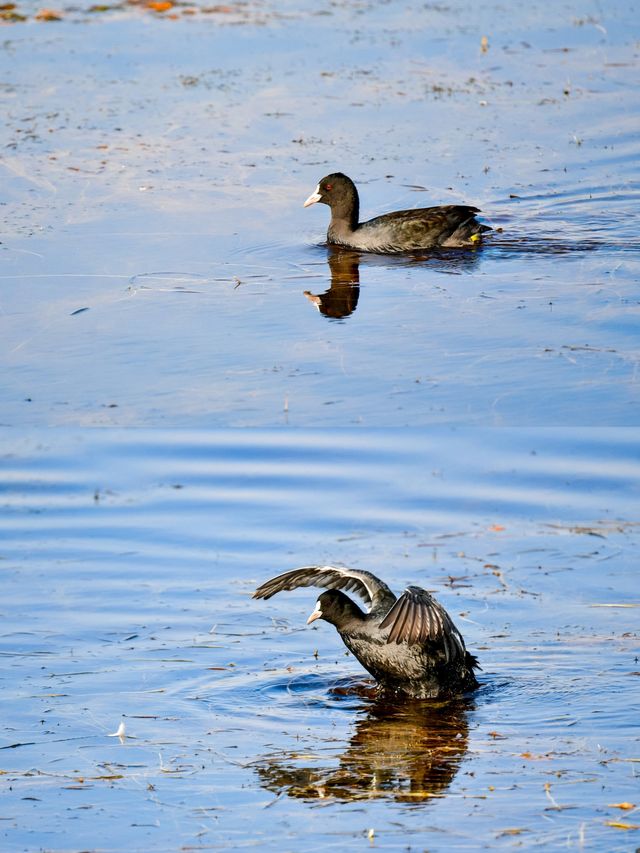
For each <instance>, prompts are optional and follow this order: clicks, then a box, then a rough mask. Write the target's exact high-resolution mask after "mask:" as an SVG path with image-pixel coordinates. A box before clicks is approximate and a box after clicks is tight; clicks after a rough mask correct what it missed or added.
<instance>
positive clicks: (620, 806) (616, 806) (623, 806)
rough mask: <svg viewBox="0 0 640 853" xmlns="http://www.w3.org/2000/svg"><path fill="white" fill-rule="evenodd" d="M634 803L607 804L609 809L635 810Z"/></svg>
mask: <svg viewBox="0 0 640 853" xmlns="http://www.w3.org/2000/svg"><path fill="white" fill-rule="evenodd" d="M635 807H636V806H635V803H609V808H610V809H625V810H626V809H635Z"/></svg>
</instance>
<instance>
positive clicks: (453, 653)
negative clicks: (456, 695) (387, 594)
mask: <svg viewBox="0 0 640 853" xmlns="http://www.w3.org/2000/svg"><path fill="white" fill-rule="evenodd" d="M380 627H381V628H382V629H384V628H389V635H388V637H387V643H403V642H406V643H407V644H408V645H417V644H418V643H425V642H427V641H430V642H432V643H436V644H438V645H440V646H441V648H442V651H443V653H444V657H445V660H446V661H447V663H449V662H451V661H454V660H458V659H460V658H463V659H464V657H465V655H466V648H465V645H464V640H463V639H462V635H461V634H460V632H459V631H458V629H457V628H456V626H455V625H454V624H453V621H452V619H451V617H450V616H449V614H448V613H447V611H446V610H445V609H444V607H443V606H442V605H441V604H440V603H439V602H438V601H436V599H435V598H434V597H433V596H432V595H431V594H430V593H428V592H427V591H426V590H425V589H420V587H417V586H410V587H408V588H407V589H406V590H405V591H404V592H403V593H402V595H401V596H400V597H399V598H398V599H397V600H396V601H395V603H394V604H393V606H392V607H391V609H390V610H389V612H388V613H387V614H386V616H385V617H384V619H383V620H382V622H381V623H380Z"/></svg>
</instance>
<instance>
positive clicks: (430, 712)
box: [254, 699, 474, 803]
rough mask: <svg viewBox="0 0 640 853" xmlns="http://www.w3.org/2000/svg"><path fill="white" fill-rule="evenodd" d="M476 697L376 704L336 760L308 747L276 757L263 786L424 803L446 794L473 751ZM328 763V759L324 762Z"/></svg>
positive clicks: (303, 794)
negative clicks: (471, 735) (471, 731)
mask: <svg viewBox="0 0 640 853" xmlns="http://www.w3.org/2000/svg"><path fill="white" fill-rule="evenodd" d="M473 707H474V705H473V701H472V700H471V699H459V700H455V701H449V702H442V703H440V702H433V701H425V700H418V699H413V700H405V701H403V702H402V703H401V704H392V703H389V702H388V701H387V702H384V701H381V700H377V701H376V702H374V704H372V705H370V706H369V707H368V708H367V710H366V713H364V715H363V716H362V717H361V718H360V719H359V720H357V722H356V723H355V731H354V733H353V735H352V737H351V740H350V742H349V744H348V746H347V748H346V749H345V750H344V752H343V753H342V754H339V755H337V756H336V758H337V763H336V762H334V763H332V764H331V765H329V764H324V766H323V763H324V762H323V759H324V756H325V755H326V752H325V749H326V746H327V744H326V743H324V742H323V743H322V749H321V750H320V752H319V754H318V755H317V757H316V758H313V757H312V755H311V754H309V751H308V750H304V749H303V750H300V751H296V752H294V751H291V752H289V753H287V752H284V753H283V752H278V753H276V754H273V755H270V756H266V757H265V758H263V759H261V760H260V761H259V762H258V763H257V764H256V765H254V766H255V767H256V770H257V773H258V775H259V776H260V781H261V783H262V785H263V786H264V787H265V788H267V789H268V790H269V791H273V792H274V793H277V794H279V795H280V794H287V795H288V796H289V797H295V798H299V799H308V800H312V799H325V798H331V797H333V798H336V799H339V800H361V799H370V798H372V797H376V798H379V797H382V798H388V799H393V800H396V801H398V802H413V803H415V802H423V801H425V800H429V799H431V798H433V797H439V796H440V797H441V796H443V795H444V794H445V792H446V790H447V789H448V788H449V786H450V784H451V782H452V781H453V779H454V777H455V775H456V773H457V772H458V769H459V767H460V765H461V763H462V761H463V759H464V756H465V754H466V752H467V748H468V736H469V724H468V715H469V712H470V711H471V710H473ZM324 761H326V759H324Z"/></svg>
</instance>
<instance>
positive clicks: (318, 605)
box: [307, 601, 322, 625]
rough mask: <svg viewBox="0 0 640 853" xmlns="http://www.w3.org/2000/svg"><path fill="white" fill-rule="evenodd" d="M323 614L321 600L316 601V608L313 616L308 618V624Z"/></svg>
mask: <svg viewBox="0 0 640 853" xmlns="http://www.w3.org/2000/svg"><path fill="white" fill-rule="evenodd" d="M321 616H322V610H321V609H320V602H319V601H316V609H315V610H314V611H313V613H312V614H311V616H309V618H308V619H307V625H310V624H311V623H312V622H315V621H316V619H320V617H321Z"/></svg>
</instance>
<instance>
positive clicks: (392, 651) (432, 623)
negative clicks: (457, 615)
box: [253, 566, 478, 699]
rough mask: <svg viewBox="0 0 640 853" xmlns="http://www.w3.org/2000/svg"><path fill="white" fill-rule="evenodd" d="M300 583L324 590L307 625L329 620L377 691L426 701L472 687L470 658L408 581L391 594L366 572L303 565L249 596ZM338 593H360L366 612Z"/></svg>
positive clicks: (443, 614) (438, 608)
mask: <svg viewBox="0 0 640 853" xmlns="http://www.w3.org/2000/svg"><path fill="white" fill-rule="evenodd" d="M304 586H315V587H321V588H323V589H326V590H327V591H326V592H323V593H322V594H321V595H320V597H319V598H318V601H317V603H316V608H315V610H314V611H313V612H312V614H311V615H310V616H309V619H308V620H307V622H308V623H310V622H313V621H315V620H316V619H324V620H325V621H326V622H330V623H331V624H332V625H335V627H336V629H337V631H338V633H339V634H340V636H341V638H342V640H343V642H344V644H345V645H346V647H347V648H348V649H349V651H351V652H352V653H353V655H354V656H355V657H356V658H357V659H358V660H359V661H360V663H361V664H362V666H363V667H364V668H365V669H366V670H367V671H368V672H370V673H371V675H373V677H374V678H375V679H376V681H378V683H379V684H380V686H381V688H382V689H383V690H385V691H393V692H396V693H402V694H405V695H407V696H412V697H415V698H421V699H426V698H435V697H439V696H459V695H461V694H462V693H465V692H466V691H468V690H472V689H473V688H475V687H477V686H478V682H477V681H476V678H475V675H474V674H473V670H474V667H477V666H478V663H477V660H476V658H475V657H474V656H473V655H471V654H469V652H468V651H467V650H466V647H465V644H464V640H463V638H462V635H461V634H460V632H459V631H458V629H457V628H456V626H455V625H454V624H453V621H452V619H451V617H450V616H449V614H448V613H447V611H446V610H445V609H444V607H443V606H442V605H441V604H440V603H439V602H438V601H436V599H435V598H434V597H433V596H432V595H431V593H429V592H427V590H425V589H421V588H420V587H418V586H410V587H407V589H406V590H405V591H404V592H403V593H402V595H401V596H400V597H399V598H396V596H395V595H394V593H393V592H392V591H391V590H390V589H389V587H388V586H387V585H386V584H385V583H383V581H381V580H380V579H379V578H377V577H376V576H375V575H373V574H371V572H367V571H363V570H361V569H347V568H340V567H336V566H306V567H304V568H300V569H294V570H293V571H290V572H285V573H284V574H282V575H278V576H277V577H275V578H272V579H271V580H268V581H266V582H265V583H263V584H262V585H261V586H259V587H258V589H257V590H256V591H255V592H254V594H253V597H254V598H264V599H267V598H271V596H272V595H275V594H276V593H278V592H282V591H283V590H292V589H297V588H298V587H304ZM344 591H347V592H353V593H354V594H355V595H357V596H358V597H359V598H361V599H362V600H363V601H364V603H365V604H366V605H367V606H368V607H369V611H368V612H367V613H365V612H363V611H362V610H361V609H360V607H358V605H357V604H356V603H355V602H354V601H352V600H351V599H350V598H349V596H347V595H345V593H344Z"/></svg>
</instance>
